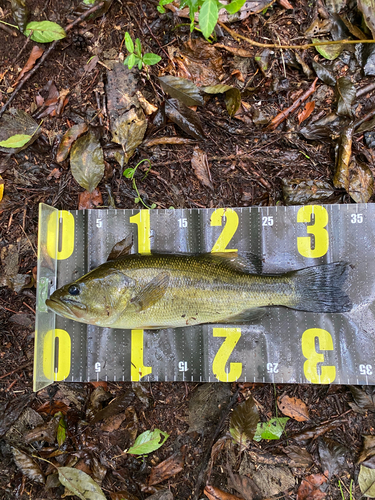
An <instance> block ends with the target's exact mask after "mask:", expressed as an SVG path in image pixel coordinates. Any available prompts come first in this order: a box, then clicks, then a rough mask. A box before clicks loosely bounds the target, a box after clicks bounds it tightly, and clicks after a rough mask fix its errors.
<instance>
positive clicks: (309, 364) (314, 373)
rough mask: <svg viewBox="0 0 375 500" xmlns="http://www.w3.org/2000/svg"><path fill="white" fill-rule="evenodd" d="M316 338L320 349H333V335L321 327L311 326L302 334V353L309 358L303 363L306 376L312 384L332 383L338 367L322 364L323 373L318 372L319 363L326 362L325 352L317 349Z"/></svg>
mask: <svg viewBox="0 0 375 500" xmlns="http://www.w3.org/2000/svg"><path fill="white" fill-rule="evenodd" d="M315 338H318V341H319V349H320V350H322V351H333V342H332V337H331V334H330V333H329V332H327V330H322V329H321V328H309V329H308V330H306V331H305V332H304V333H303V335H302V341H301V342H302V354H303V355H304V356H305V358H307V361H305V364H304V365H303V371H304V373H305V377H306V378H307V380H309V381H310V382H311V383H312V384H331V383H332V382H333V381H334V380H335V378H336V367H334V366H321V368H320V370H321V374H320V375H319V374H318V366H317V365H318V363H323V362H324V354H321V353H318V352H316V350H315Z"/></svg>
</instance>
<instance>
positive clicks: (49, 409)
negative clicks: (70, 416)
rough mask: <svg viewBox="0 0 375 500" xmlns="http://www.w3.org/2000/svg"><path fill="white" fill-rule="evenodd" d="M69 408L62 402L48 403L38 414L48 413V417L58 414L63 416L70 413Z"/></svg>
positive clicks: (39, 409) (43, 405)
mask: <svg viewBox="0 0 375 500" xmlns="http://www.w3.org/2000/svg"><path fill="white" fill-rule="evenodd" d="M68 410H69V406H67V405H66V404H65V403H63V402H62V401H46V402H45V403H43V404H42V405H41V406H39V408H38V410H37V411H38V413H47V414H48V415H54V414H55V413H57V412H59V411H60V412H61V413H62V414H63V415H66V414H67V413H68Z"/></svg>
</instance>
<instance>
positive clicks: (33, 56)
mask: <svg viewBox="0 0 375 500" xmlns="http://www.w3.org/2000/svg"><path fill="white" fill-rule="evenodd" d="M43 52H44V50H43V49H42V48H41V47H39V46H38V45H34V47H33V48H32V50H31V53H30V55H29V58H28V60H27V62H26V64H25V66H24V67H23V68H22V71H21V73H20V74H19V75H18V77H17V80H16V81H15V82H14V84H13V86H15V85H17V83H18V82H19V81H20V80H21V78H22V77H23V75H24V74H25V73H28V72H29V71H30V70H31V69H33V67H34V64H35V62H36V60H37V59H39V57H40V56H41V55H42V54H43Z"/></svg>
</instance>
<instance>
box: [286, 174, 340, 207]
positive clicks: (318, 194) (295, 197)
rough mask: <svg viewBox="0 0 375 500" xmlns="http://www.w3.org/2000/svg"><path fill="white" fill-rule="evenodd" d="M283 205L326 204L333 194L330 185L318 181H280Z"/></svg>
mask: <svg viewBox="0 0 375 500" xmlns="http://www.w3.org/2000/svg"><path fill="white" fill-rule="evenodd" d="M281 182H282V188H283V197H284V202H285V205H308V204H311V203H316V202H320V203H326V202H327V200H328V199H330V197H332V195H333V194H334V192H335V190H334V188H333V186H332V185H331V184H329V183H328V182H326V181H322V180H319V179H314V180H311V179H281Z"/></svg>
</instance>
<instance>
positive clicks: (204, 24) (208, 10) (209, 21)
mask: <svg viewBox="0 0 375 500" xmlns="http://www.w3.org/2000/svg"><path fill="white" fill-rule="evenodd" d="M218 17H219V9H218V7H217V3H216V0H205V2H204V4H203V5H202V7H201V10H200V12H199V26H200V29H201V30H202V33H203V36H204V37H205V38H206V39H207V38H208V37H209V36H210V35H211V33H212V32H213V30H214V28H215V26H216V23H217V20H218Z"/></svg>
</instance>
